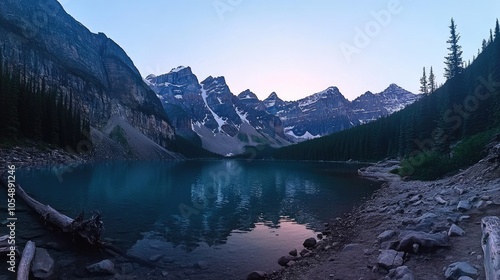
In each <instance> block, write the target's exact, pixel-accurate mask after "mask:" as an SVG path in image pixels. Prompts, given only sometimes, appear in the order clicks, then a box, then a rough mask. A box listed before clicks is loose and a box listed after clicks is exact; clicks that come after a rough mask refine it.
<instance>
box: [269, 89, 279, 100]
mask: <svg viewBox="0 0 500 280" xmlns="http://www.w3.org/2000/svg"><path fill="white" fill-rule="evenodd" d="M266 99H279V97H278V94H277V93H276V92H274V91H273V92H272V93H271V94H269V96H268V97H267V98H266Z"/></svg>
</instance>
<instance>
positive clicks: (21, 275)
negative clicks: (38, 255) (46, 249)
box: [17, 241, 35, 280]
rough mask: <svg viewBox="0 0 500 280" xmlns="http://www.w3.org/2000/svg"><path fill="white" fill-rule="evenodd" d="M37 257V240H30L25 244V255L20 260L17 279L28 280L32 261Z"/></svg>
mask: <svg viewBox="0 0 500 280" xmlns="http://www.w3.org/2000/svg"><path fill="white" fill-rule="evenodd" d="M34 257H35V242H32V241H28V242H26V246H24V250H23V255H22V257H21V261H20V262H19V267H18V272H17V280H28V279H29V276H30V270H31V261H33V258H34Z"/></svg>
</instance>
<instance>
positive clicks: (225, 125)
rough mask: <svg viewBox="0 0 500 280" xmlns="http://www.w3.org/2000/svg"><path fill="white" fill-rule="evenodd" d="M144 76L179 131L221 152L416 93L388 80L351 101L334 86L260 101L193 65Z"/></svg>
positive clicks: (310, 132)
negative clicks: (201, 73)
mask: <svg viewBox="0 0 500 280" xmlns="http://www.w3.org/2000/svg"><path fill="white" fill-rule="evenodd" d="M145 81H146V82H147V83H148V84H149V86H150V87H151V88H152V89H153V90H154V91H155V92H156V93H157V94H158V96H159V97H160V99H161V100H162V102H163V106H164V108H165V110H166V112H167V114H168V115H169V118H170V119H171V120H172V123H173V125H174V127H175V128H176V130H177V132H178V133H179V134H181V135H183V136H186V137H188V138H192V139H193V138H194V139H197V138H201V142H202V144H203V147H204V148H206V149H208V150H210V151H212V152H216V153H219V154H223V155H226V154H239V153H241V152H243V151H244V150H245V147H248V146H257V145H261V144H268V145H270V146H272V147H279V146H283V145H288V144H290V143H295V142H300V141H304V140H308V139H312V138H316V137H320V136H324V135H328V134H331V133H334V132H337V131H340V130H344V129H348V128H351V127H353V126H356V125H359V124H363V123H367V122H370V121H372V120H375V119H378V118H380V117H382V116H386V115H389V114H391V113H393V112H395V111H398V110H400V109H402V108H404V107H405V106H407V105H409V104H411V103H413V102H414V101H416V100H417V99H418V98H419V96H418V95H415V94H413V93H411V92H409V91H406V90H404V89H402V88H401V87H399V86H397V85H395V84H391V85H390V86H389V87H388V88H387V89H385V90H384V91H383V92H381V93H377V94H373V93H371V92H367V93H365V94H363V95H361V96H360V97H358V98H356V99H355V100H354V101H352V102H350V101H349V100H347V99H346V98H345V97H344V96H343V95H342V93H341V92H340V91H339V89H338V88H337V87H329V88H327V89H326V90H324V91H321V92H318V93H315V94H313V95H310V96H308V97H305V98H303V99H300V100H297V101H284V100H282V99H281V98H279V96H278V95H277V94H276V93H275V92H273V93H271V94H270V95H269V97H267V98H266V99H264V100H259V99H258V97H257V95H255V93H253V92H252V91H250V90H245V91H243V92H241V93H240V94H239V95H238V96H235V95H234V94H233V93H232V92H231V91H230V89H229V87H228V85H227V84H226V81H225V79H224V77H217V78H213V77H208V78H207V79H205V80H204V81H202V82H201V83H200V82H198V78H197V77H196V76H195V75H194V74H193V72H192V70H191V68H190V67H183V66H180V67H178V68H174V69H172V70H171V71H170V72H169V73H167V74H163V75H160V76H155V75H149V76H148V77H146V79H145Z"/></svg>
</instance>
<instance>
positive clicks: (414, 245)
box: [413, 244, 420, 254]
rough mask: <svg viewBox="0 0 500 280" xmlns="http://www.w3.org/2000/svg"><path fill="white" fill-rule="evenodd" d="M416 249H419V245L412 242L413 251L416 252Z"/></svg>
mask: <svg viewBox="0 0 500 280" xmlns="http://www.w3.org/2000/svg"><path fill="white" fill-rule="evenodd" d="M418 249H420V245H418V244H413V253H415V254H416V253H418Z"/></svg>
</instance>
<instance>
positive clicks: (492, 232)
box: [481, 216, 500, 280]
mask: <svg viewBox="0 0 500 280" xmlns="http://www.w3.org/2000/svg"><path fill="white" fill-rule="evenodd" d="M481 229H482V231H483V237H482V239H481V245H482V247H483V252H484V272H485V275H486V280H498V279H500V219H499V218H498V217H492V216H490V217H484V218H483V219H482V220H481Z"/></svg>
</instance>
